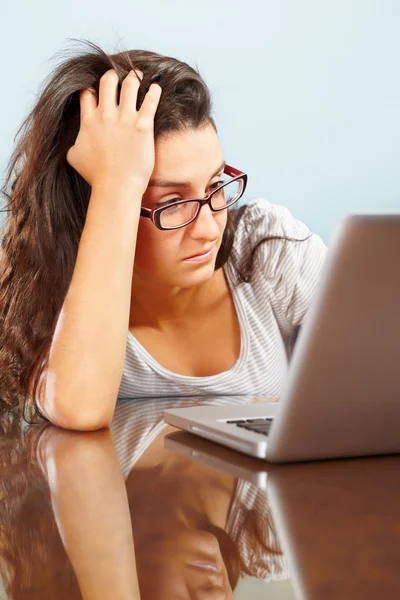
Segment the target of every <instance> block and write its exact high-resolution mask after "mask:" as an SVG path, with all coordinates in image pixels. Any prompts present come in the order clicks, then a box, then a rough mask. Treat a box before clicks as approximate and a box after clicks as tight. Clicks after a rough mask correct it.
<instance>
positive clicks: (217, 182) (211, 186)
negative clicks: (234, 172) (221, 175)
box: [210, 180, 225, 190]
mask: <svg viewBox="0 0 400 600" xmlns="http://www.w3.org/2000/svg"><path fill="white" fill-rule="evenodd" d="M223 183H225V182H224V181H222V180H221V181H216V182H215V183H212V184H211V185H210V188H212V189H214V190H215V188H217V187H219V186H220V185H222V184H223Z"/></svg>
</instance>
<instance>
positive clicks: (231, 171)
mask: <svg viewBox="0 0 400 600" xmlns="http://www.w3.org/2000/svg"><path fill="white" fill-rule="evenodd" d="M224 174H225V175H229V176H231V177H232V179H229V180H228V181H225V182H224V183H223V185H220V186H218V187H217V188H215V190H213V191H212V192H211V193H210V194H208V196H206V197H205V198H190V199H187V200H179V201H178V202H174V206H175V205H177V204H184V203H185V202H198V203H199V210H198V211H197V214H196V216H195V217H194V218H193V219H192V220H191V221H189V222H188V223H184V225H178V226H177V227H161V225H160V213H161V212H162V211H163V210H165V209H167V208H169V206H168V205H167V206H160V207H159V208H145V207H144V206H142V207H141V209H140V216H141V217H146V218H148V219H151V221H152V223H153V224H154V225H155V226H156V227H157V229H160V230H161V231H171V230H173V229H181V227H186V225H190V223H193V221H194V220H195V219H197V217H198V216H199V213H200V210H201V208H202V207H203V206H204V204H208V206H209V207H210V209H211V210H212V211H213V212H219V211H220V210H226V209H227V208H229V206H233V205H234V204H236V202H237V201H238V200H240V198H241V197H242V196H243V194H244V192H245V190H246V186H247V174H246V173H243V171H239V169H235V168H234V167H231V166H229V165H225V168H224ZM237 179H242V181H243V186H242V189H241V190H240V195H239V196H238V198H237V200H235V202H232V204H229V205H228V206H224V207H222V208H213V207H212V206H211V202H210V201H211V198H212V196H213V195H214V194H215V193H216V192H218V190H220V189H221V188H223V187H225V186H226V185H228V184H229V183H232V181H236V180H237Z"/></svg>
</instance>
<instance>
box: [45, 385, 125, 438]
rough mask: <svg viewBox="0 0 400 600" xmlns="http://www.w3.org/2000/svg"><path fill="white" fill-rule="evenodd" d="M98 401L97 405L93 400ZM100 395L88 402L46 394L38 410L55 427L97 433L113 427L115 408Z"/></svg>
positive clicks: (80, 397)
mask: <svg viewBox="0 0 400 600" xmlns="http://www.w3.org/2000/svg"><path fill="white" fill-rule="evenodd" d="M94 399H96V403H95V405H93V400H94ZM114 405H115V402H114V403H113V404H112V408H107V407H110V406H111V405H110V403H109V402H107V403H105V402H104V399H102V398H101V396H100V395H97V396H96V397H95V396H94V395H93V396H92V397H91V398H90V399H88V400H86V398H84V397H83V396H79V398H77V397H76V396H75V397H74V399H73V401H69V399H68V397H67V396H66V395H65V394H54V395H53V394H51V395H49V394H45V396H44V398H43V399H42V400H41V402H40V404H39V405H38V408H39V410H40V412H41V413H43V416H45V417H46V418H47V419H48V420H49V421H50V422H51V423H52V424H53V425H56V426H57V427H61V428H62V429H70V430H74V431H97V430H99V429H106V428H108V427H109V426H110V425H111V421H112V418H113V408H114Z"/></svg>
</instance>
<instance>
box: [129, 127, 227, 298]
mask: <svg viewBox="0 0 400 600" xmlns="http://www.w3.org/2000/svg"><path fill="white" fill-rule="evenodd" d="M223 162H224V156H223V153H222V149H221V146H220V143H219V140H218V136H217V134H216V132H215V130H214V128H213V127H212V125H208V126H207V127H206V128H203V129H195V130H188V131H185V132H182V133H178V134H174V135H168V136H161V137H160V138H159V139H157V140H156V142H155V167H154V171H153V173H152V176H151V179H150V182H151V181H152V180H154V179H164V180H168V181H169V182H171V181H174V182H182V183H185V186H184V187H181V186H174V185H172V186H169V187H159V186H153V185H149V186H148V188H147V190H146V192H145V194H144V196H143V199H142V206H144V207H146V208H155V207H156V206H157V205H158V204H159V203H161V202H163V203H164V202H166V201H168V200H172V199H179V200H186V199H187V200H189V199H194V198H204V197H205V196H206V195H208V194H209V193H210V192H211V191H212V190H213V189H214V188H215V184H216V183H217V182H218V181H219V180H220V178H221V175H222V174H223V168H220V167H221V165H222V163H223ZM219 168H220V170H219V171H217V169H219ZM213 184H214V186H213ZM226 221H227V211H226V210H223V211H220V212H214V213H213V212H212V211H211V209H210V207H209V206H203V207H202V208H201V210H200V213H199V215H198V216H197V219H195V221H193V222H192V223H190V224H189V225H187V226H186V227H182V228H180V229H176V230H170V231H160V230H159V229H158V228H157V227H156V226H155V225H154V224H153V223H152V222H151V221H150V219H147V218H145V217H140V220H139V229H138V237H137V243H136V252H135V265H134V276H136V277H138V278H142V279H144V280H147V281H148V282H154V283H158V284H162V285H166V286H168V287H172V288H173V287H181V288H189V287H192V286H195V285H199V284H201V283H204V282H206V281H207V280H209V279H210V278H211V277H212V275H213V273H214V266H215V261H216V257H217V252H218V249H219V247H220V245H221V241H222V235H223V233H224V229H225V226H226ZM211 248H212V253H211V257H210V258H209V259H208V260H206V261H203V262H195V261H191V260H187V259H188V258H189V257H192V256H193V255H196V254H203V253H204V252H206V251H207V250H209V249H211Z"/></svg>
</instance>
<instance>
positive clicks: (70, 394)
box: [41, 184, 141, 429]
mask: <svg viewBox="0 0 400 600" xmlns="http://www.w3.org/2000/svg"><path fill="white" fill-rule="evenodd" d="M140 204H141V194H140V193H139V192H137V193H136V192H135V191H131V189H129V188H128V187H124V186H122V185H121V186H119V187H118V188H116V187H115V186H112V185H111V184H110V185H108V184H105V185H103V186H98V187H95V188H93V189H92V195H91V198H90V203H89V208H88V212H87V217H86V223H85V226H84V229H83V232H82V236H81V240H80V243H79V248H78V253H77V259H76V264H75V268H74V272H73V276H72V280H71V284H70V287H69V289H68V292H67V295H66V297H65V300H64V304H63V306H62V310H61V313H60V315H59V318H58V322H57V326H56V329H55V333H54V336H53V340H52V344H51V349H50V355H49V362H48V367H47V369H46V385H45V393H44V398H43V399H41V403H42V404H43V409H44V412H45V414H46V416H48V418H49V419H50V420H51V421H52V422H53V423H55V424H57V425H60V426H61V427H67V428H73V429H98V428H100V427H104V426H108V425H109V423H110V421H111V418H112V415H113V412H114V408H115V402H116V398H117V393H118V388H119V383H120V380H121V377H122V371H123V365H124V358H125V351H126V340H127V333H128V328H129V313H130V300H131V285H132V272H133V264H134V255H135V245H136V236H137V227H138V221H139V214H140Z"/></svg>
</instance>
